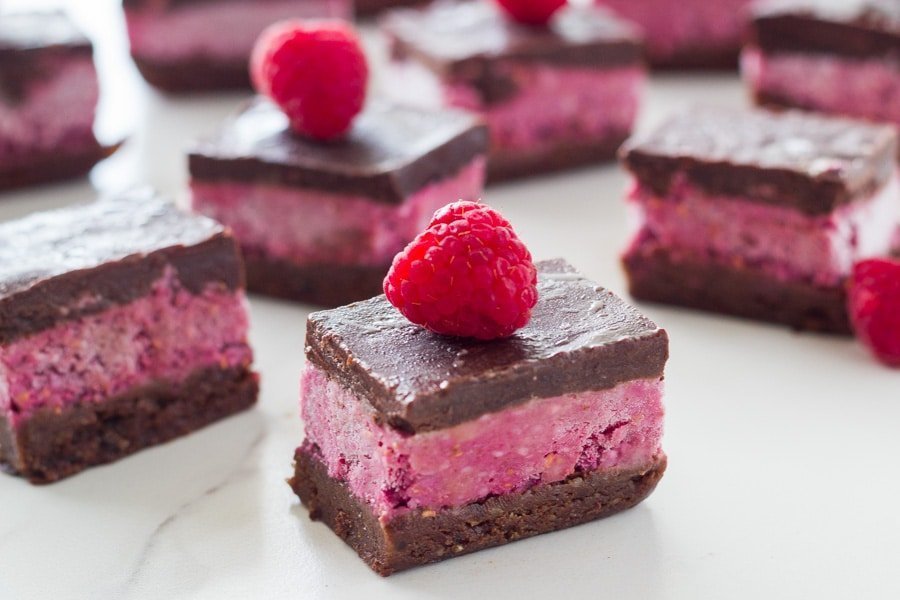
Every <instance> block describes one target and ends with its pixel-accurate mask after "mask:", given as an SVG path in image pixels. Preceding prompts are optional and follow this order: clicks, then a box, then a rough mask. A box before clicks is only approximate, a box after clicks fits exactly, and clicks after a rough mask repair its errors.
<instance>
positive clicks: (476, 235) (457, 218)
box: [384, 202, 537, 340]
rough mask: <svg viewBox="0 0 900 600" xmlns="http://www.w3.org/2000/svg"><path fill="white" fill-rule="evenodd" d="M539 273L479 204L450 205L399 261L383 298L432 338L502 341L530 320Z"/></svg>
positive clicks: (495, 216) (504, 224) (499, 220)
mask: <svg viewBox="0 0 900 600" xmlns="http://www.w3.org/2000/svg"><path fill="white" fill-rule="evenodd" d="M536 284H537V270H536V269H535V268H534V263H533V262H532V261H531V253H530V252H528V249H527V248H526V247H525V245H524V244H523V243H522V242H521V240H519V238H518V236H517V235H516V234H515V232H514V231H513V229H512V225H510V224H509V221H507V220H506V219H504V218H503V217H502V216H501V215H500V213H498V212H497V211H495V210H493V209H492V208H489V207H487V206H484V205H483V204H478V203H477V202H456V203H454V204H449V205H447V206H445V207H444V208H442V209H440V210H439V211H437V212H436V213H435V214H434V218H433V219H432V220H431V223H430V224H429V225H428V228H427V229H426V230H425V231H424V232H422V233H420V234H419V235H418V237H416V239H414V240H413V241H412V242H410V244H409V245H408V246H407V247H406V248H405V249H404V250H403V251H402V252H401V253H400V254H398V255H397V256H395V257H394V263H393V264H392V265H391V270H390V271H389V272H388V274H387V277H385V279H384V293H385V295H387V298H388V301H390V303H391V304H393V305H394V306H396V307H397V308H398V309H399V310H400V312H401V313H403V314H404V315H405V316H406V318H407V319H409V320H410V321H412V322H413V323H416V324H417V325H422V326H423V327H425V328H426V329H430V330H431V331H434V332H435V333H441V334H444V335H453V336H459V337H472V338H477V339H480V340H491V339H495V338H503V337H508V336H510V335H512V334H513V332H514V331H515V330H517V329H519V328H521V327H524V326H525V325H526V324H527V323H528V320H529V319H530V318H531V309H532V308H533V307H534V305H535V303H536V302H537V287H536Z"/></svg>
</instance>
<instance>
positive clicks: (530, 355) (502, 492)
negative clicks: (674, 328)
mask: <svg viewBox="0 0 900 600" xmlns="http://www.w3.org/2000/svg"><path fill="white" fill-rule="evenodd" d="M538 271H539V275H538V293H539V299H538V303H537V305H536V306H535V309H534V312H533V314H532V319H531V322H530V323H529V324H528V325H526V326H525V327H524V328H523V329H521V330H519V331H518V332H517V333H516V334H515V335H513V336H512V337H510V338H507V339H503V340H499V341H498V340H495V341H490V342H478V341H473V340H462V339H459V338H449V337H442V336H439V335H436V334H433V333H431V332H429V331H426V330H425V329H422V328H420V327H418V326H416V325H413V324H411V323H410V322H408V321H407V320H406V319H405V318H404V317H402V316H401V315H400V313H399V312H397V311H396V310H395V309H394V308H393V307H392V306H391V305H390V304H389V303H388V302H387V300H386V299H385V297H384V296H379V297H377V298H373V299H371V300H368V301H366V302H360V303H357V304H353V305H350V306H345V307H343V308H339V309H335V310H330V311H324V312H318V313H313V314H312V315H310V318H309V321H308V325H307V338H306V343H307V348H306V356H307V366H306V369H305V372H304V375H303V381H302V396H301V410H302V414H303V420H304V423H305V424H306V440H305V441H304V442H303V445H302V446H301V447H300V448H298V449H297V452H296V455H295V460H296V462H295V470H296V471H295V474H294V477H293V479H292V480H291V482H290V483H291V486H292V487H293V489H294V491H295V492H296V493H297V494H298V495H299V496H300V499H301V500H302V502H303V503H304V504H305V505H306V506H307V507H308V508H309V511H310V516H311V517H312V518H313V519H318V520H322V521H324V522H325V524H327V525H328V526H329V527H331V528H332V529H333V530H334V532H335V533H336V534H338V535H339V536H340V537H342V538H343V539H344V540H345V541H346V542H347V543H348V544H349V545H350V546H352V547H353V548H354V549H355V550H356V551H357V552H358V553H359V555H360V556H361V557H362V559H363V560H364V561H366V563H368V564H369V566H370V567H372V569H374V570H375V571H377V572H378V573H380V574H382V575H389V574H391V573H393V572H395V571H399V570H401V569H406V568H409V567H413V566H416V565H422V564H426V563H431V562H435V561H439V560H443V559H445V558H451V557H453V556H458V555H461V554H466V553H469V552H474V551H476V550H480V549H483V548H489V547H491V546H497V545H500V544H505V543H507V542H509V541H513V540H517V539H522V538H525V537H530V536H533V535H538V534H541V533H546V532H549V531H554V530H557V529H562V528H565V527H570V526H573V525H578V524H581V523H585V522H587V521H591V520H594V519H598V518H600V517H605V516H607V515H610V514H613V513H615V512H618V511H621V510H624V509H627V508H630V507H632V506H634V505H635V504H637V503H638V502H640V501H641V500H643V499H644V498H645V497H646V496H647V495H648V494H649V493H650V492H651V491H652V490H653V488H654V487H655V486H656V484H657V482H658V481H659V479H660V477H662V474H663V471H664V470H665V466H666V457H665V454H664V453H663V451H662V449H661V448H660V438H661V435H662V426H663V405H662V395H663V369H664V366H665V363H666V360H667V358H668V337H667V335H666V332H665V331H664V330H661V329H659V328H658V327H657V326H656V325H655V324H653V323H652V322H651V321H649V320H648V319H646V318H645V317H643V316H642V315H641V314H640V313H639V312H638V311H637V310H636V309H634V308H632V307H630V306H628V305H626V304H625V303H624V302H623V301H622V300H621V299H619V298H617V297H616V296H615V295H613V294H612V293H610V292H608V291H606V290H604V289H603V288H599V287H597V286H596V284H594V283H592V282H590V281H588V280H587V279H585V278H584V277H582V276H581V275H579V274H578V273H576V272H575V271H574V270H573V269H572V268H571V267H570V266H569V265H567V264H566V263H565V262H563V261H548V262H544V263H540V264H539V265H538Z"/></svg>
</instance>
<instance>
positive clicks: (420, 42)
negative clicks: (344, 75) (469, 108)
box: [382, 0, 643, 102]
mask: <svg viewBox="0 0 900 600" xmlns="http://www.w3.org/2000/svg"><path fill="white" fill-rule="evenodd" d="M382 28H383V29H384V30H385V32H386V33H387V34H388V36H389V37H390V39H391V43H392V47H393V52H394V54H395V56H396V57H398V58H405V57H411V58H415V59H416V60H417V61H419V62H421V63H422V64H424V65H425V66H427V67H428V68H429V69H431V70H432V71H434V72H435V73H437V74H438V75H439V76H441V77H443V78H446V79H450V80H454V81H462V82H465V83H468V84H469V85H472V86H474V87H476V88H477V89H478V90H479V91H480V92H481V95H482V97H483V98H484V100H485V101H487V102H492V101H498V100H502V99H503V98H505V97H506V96H508V95H509V94H510V93H511V88H512V87H514V85H515V83H514V82H512V81H507V80H508V79H509V77H507V76H506V73H505V71H504V64H503V63H509V62H537V63H549V64H554V65H559V66H571V67H579V66H580V67H587V68H611V67H619V66H628V65H639V64H641V56H642V53H643V42H642V36H641V34H640V32H639V30H638V29H637V28H636V27H635V26H634V25H632V24H630V23H628V22H626V21H623V20H620V19H618V18H616V17H614V16H612V14H611V13H609V12H607V11H605V10H602V9H600V8H597V7H585V6H574V5H570V6H567V7H566V8H564V9H562V10H561V11H560V12H559V13H557V14H556V15H555V16H554V18H553V20H552V21H551V22H550V24H549V25H548V26H547V27H531V26H527V25H522V24H519V23H516V22H515V21H513V20H512V19H511V18H509V17H507V16H506V15H505V14H504V13H503V11H502V10H501V9H500V8H499V7H497V5H496V4H495V3H494V2H491V1H488V0H480V1H476V2H455V1H450V2H435V3H433V4H431V5H429V6H427V7H425V8H423V9H407V10H397V11H393V12H391V13H389V14H388V15H387V16H386V17H385V18H384V19H383V21H382Z"/></svg>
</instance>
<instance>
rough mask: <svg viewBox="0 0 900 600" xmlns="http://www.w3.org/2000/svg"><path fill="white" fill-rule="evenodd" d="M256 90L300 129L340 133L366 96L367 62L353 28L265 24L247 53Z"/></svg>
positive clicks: (326, 136) (331, 135)
mask: <svg viewBox="0 0 900 600" xmlns="http://www.w3.org/2000/svg"><path fill="white" fill-rule="evenodd" d="M250 76H251V79H252V80H253V85H254V87H256V90H257V91H258V92H259V93H260V94H263V95H264V96H268V97H269V98H271V99H272V100H273V101H274V102H275V103H276V104H277V105H278V106H280V107H281V110H283V111H284V112H285V114H286V115H287V116H288V118H289V119H290V121H291V128H292V129H293V130H294V131H296V132H297V133H299V134H301V135H305V136H308V137H312V138H316V139H320V140H332V139H335V138H338V137H340V136H342V135H343V134H345V133H346V132H347V130H348V129H349V128H350V124H351V123H352V122H353V118H354V117H355V116H356V115H357V114H359V111H360V110H362V107H363V104H364V103H365V99H366V85H367V83H368V78H369V67H368V65H367V64H366V57H365V54H363V51H362V47H361V46H360V43H359V38H357V36H356V33H355V32H354V30H353V28H352V27H350V26H349V25H347V24H346V23H344V22H342V21H282V22H280V23H276V24H274V25H272V26H270V27H269V28H268V29H266V30H265V31H264V32H263V33H262V35H260V36H259V39H258V40H257V42H256V47H255V48H254V49H253V55H252V56H251V58H250Z"/></svg>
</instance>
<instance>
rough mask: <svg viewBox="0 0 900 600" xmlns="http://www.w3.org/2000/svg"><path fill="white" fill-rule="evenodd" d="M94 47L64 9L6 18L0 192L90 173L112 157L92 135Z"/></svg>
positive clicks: (1, 35) (0, 86) (0, 66)
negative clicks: (93, 168) (100, 162)
mask: <svg viewBox="0 0 900 600" xmlns="http://www.w3.org/2000/svg"><path fill="white" fill-rule="evenodd" d="M99 94H100V92H99V84H98V82H97V72H96V70H95V69H94V58H93V48H92V46H91V42H90V41H89V40H88V39H87V38H86V37H85V36H84V34H82V33H81V31H80V30H79V29H78V28H77V27H76V26H75V24H74V23H73V22H72V21H71V20H70V19H69V18H68V17H67V16H66V15H65V14H64V13H61V12H46V13H9V14H6V13H5V14H3V15H2V18H0V190H2V189H9V188H14V187H20V186H24V185H31V184H37V183H44V182H50V181H56V180H61V179H68V178H71V177H77V176H80V175H84V174H85V173H87V172H88V171H90V170H91V168H92V167H93V166H94V165H95V164H97V162H99V161H100V160H102V159H103V158H105V157H106V156H108V155H109V154H110V153H111V149H108V148H104V147H102V146H101V144H100V143H99V142H98V141H97V138H96V137H95V136H94V116H95V113H96V110H97V102H98V99H99Z"/></svg>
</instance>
